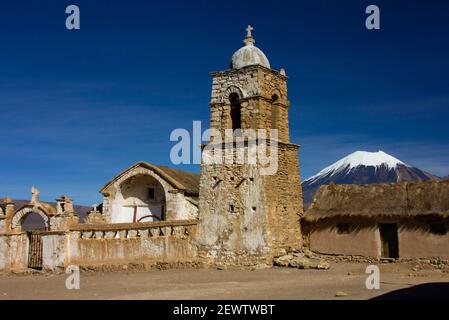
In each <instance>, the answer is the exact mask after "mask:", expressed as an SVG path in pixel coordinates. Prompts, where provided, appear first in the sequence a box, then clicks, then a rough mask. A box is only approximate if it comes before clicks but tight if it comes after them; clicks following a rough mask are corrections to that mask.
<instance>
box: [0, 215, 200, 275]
mask: <svg viewBox="0 0 449 320" xmlns="http://www.w3.org/2000/svg"><path fill="white" fill-rule="evenodd" d="M197 223H198V222H197V221H196V220H183V221H181V220H178V221H162V222H148V223H137V224H132V223H125V224H79V225H77V226H74V227H72V228H70V230H67V231H47V232H43V233H42V245H43V250H42V256H43V261H42V267H43V270H44V271H58V270H59V271H62V270H64V269H65V268H66V267H67V266H69V265H77V266H79V267H80V268H81V269H90V268H91V269H101V268H102V266H108V268H111V267H113V266H122V265H126V264H130V263H131V264H146V265H157V264H162V265H180V264H181V265H182V264H186V265H189V264H191V265H195V264H196V263H197V262H198V261H197V250H196V246H195V243H194V239H195V235H196V227H197ZM0 244H1V245H0V271H6V272H9V271H23V270H26V269H27V261H28V247H29V240H28V237H27V234H26V233H20V234H1V235H0Z"/></svg>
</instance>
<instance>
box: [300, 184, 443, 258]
mask: <svg viewBox="0 0 449 320" xmlns="http://www.w3.org/2000/svg"><path fill="white" fill-rule="evenodd" d="M302 225H303V231H304V238H305V239H306V243H307V245H308V247H309V248H310V250H312V251H314V252H317V253H322V254H332V255H346V256H364V257H371V258H394V259H397V258H404V259H416V258H444V259H448V258H449V233H448V229H449V181H448V180H443V181H436V180H434V181H424V182H413V183H395V184H376V185H324V186H322V187H320V189H319V190H318V191H317V193H316V195H315V198H314V201H313V203H312V204H311V206H310V208H309V209H308V210H307V212H306V215H305V218H304V220H303V221H302Z"/></svg>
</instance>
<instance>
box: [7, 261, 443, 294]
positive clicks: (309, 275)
mask: <svg viewBox="0 0 449 320" xmlns="http://www.w3.org/2000/svg"><path fill="white" fill-rule="evenodd" d="M378 266H379V267H380V271H381V273H380V290H368V289H366V287H365V280H366V278H367V277H368V274H365V269H366V267H367V264H363V263H346V262H345V263H343V262H339V263H337V262H332V263H331V269H329V270H299V269H292V268H270V269H259V270H254V271H250V270H212V269H201V270H163V271H160V270H152V271H145V272H129V271H121V272H115V273H113V272H108V273H100V272H96V273H94V272H85V273H81V276H80V286H81V287H80V289H79V290H68V289H66V287H65V282H66V278H67V276H68V275H66V274H59V275H49V274H37V275H36V274H34V275H0V300H6V299H225V300H226V299H269V300H276V299H326V300H327V299H369V298H373V297H376V296H379V295H382V294H385V293H387V292H390V291H393V290H397V289H401V288H410V287H413V286H415V285H418V284H423V283H436V282H439V283H441V282H445V283H449V273H448V270H447V269H446V270H437V269H434V268H433V267H431V266H422V265H419V266H417V265H414V264H411V263H386V264H379V265H378ZM337 292H341V293H340V295H341V296H336V294H337Z"/></svg>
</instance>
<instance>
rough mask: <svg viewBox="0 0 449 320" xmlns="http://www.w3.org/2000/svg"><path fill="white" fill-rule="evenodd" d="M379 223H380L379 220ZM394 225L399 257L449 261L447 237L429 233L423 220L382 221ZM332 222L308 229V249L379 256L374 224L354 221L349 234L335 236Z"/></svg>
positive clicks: (377, 235)
mask: <svg viewBox="0 0 449 320" xmlns="http://www.w3.org/2000/svg"><path fill="white" fill-rule="evenodd" d="M381 222H382V221H381ZM385 222H386V223H397V225H398V245H399V258H437V257H439V258H449V234H448V233H446V234H445V235H438V234H432V233H431V232H430V229H429V223H428V222H426V221H419V220H410V221H399V222H397V221H385ZM337 223H339V222H337V221H333V220H327V219H326V220H320V221H318V222H316V223H314V225H313V226H312V227H310V228H312V229H310V231H309V232H310V233H309V247H310V250H312V251H314V252H317V253H323V254H338V255H360V256H365V257H374V258H380V257H381V240H380V232H379V227H378V223H377V222H374V221H373V222H368V221H365V222H355V223H352V224H351V232H350V233H349V234H338V233H337V228H336V224H337Z"/></svg>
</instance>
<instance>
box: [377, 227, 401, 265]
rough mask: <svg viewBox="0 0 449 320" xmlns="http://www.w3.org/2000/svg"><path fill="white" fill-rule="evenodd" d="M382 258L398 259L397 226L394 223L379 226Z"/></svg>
mask: <svg viewBox="0 0 449 320" xmlns="http://www.w3.org/2000/svg"><path fill="white" fill-rule="evenodd" d="M379 230H380V241H381V245H382V257H383V258H399V241H398V225H397V224H396V223H381V224H379Z"/></svg>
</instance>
